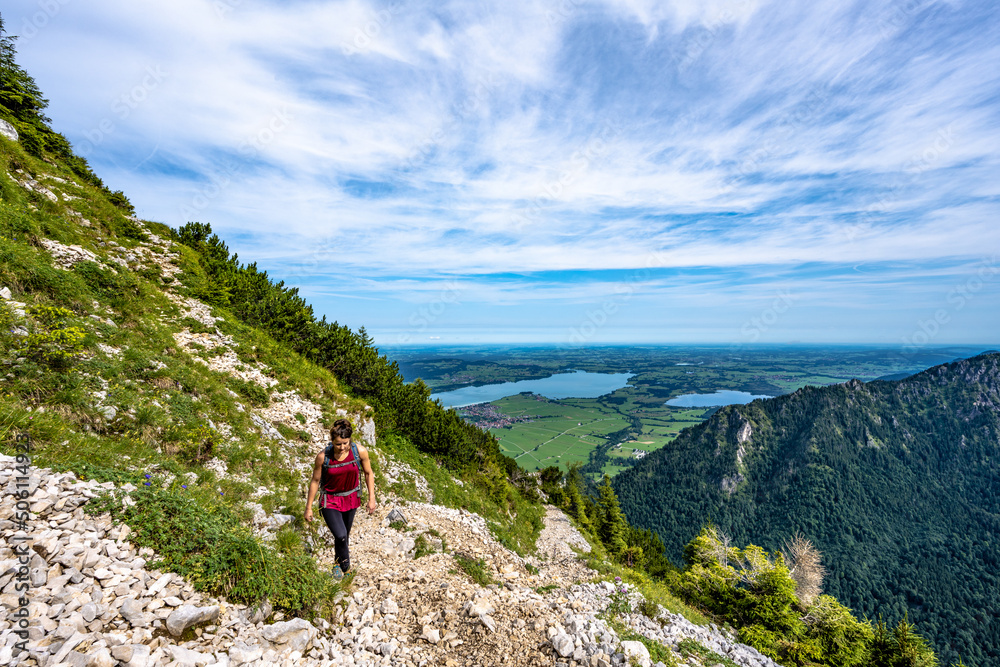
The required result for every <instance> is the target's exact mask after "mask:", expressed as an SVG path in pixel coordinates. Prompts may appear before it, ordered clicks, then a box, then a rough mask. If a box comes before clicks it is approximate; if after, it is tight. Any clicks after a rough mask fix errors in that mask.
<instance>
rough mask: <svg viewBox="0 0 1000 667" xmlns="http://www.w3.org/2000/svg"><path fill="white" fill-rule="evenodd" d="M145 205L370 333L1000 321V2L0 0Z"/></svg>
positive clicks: (382, 337) (536, 338) (580, 333)
mask: <svg viewBox="0 0 1000 667" xmlns="http://www.w3.org/2000/svg"><path fill="white" fill-rule="evenodd" d="M0 13H2V16H3V19H4V22H5V24H6V28H7V31H8V32H9V33H10V34H14V35H18V36H19V39H18V41H17V48H18V60H19V62H20V63H21V65H22V66H24V67H25V69H27V70H28V72H29V73H30V74H32V76H34V78H35V80H36V82H37V83H38V85H39V87H40V88H41V90H42V91H43V92H44V93H45V95H46V96H47V98H48V99H49V101H50V106H49V108H48V110H47V114H48V115H49V116H50V117H51V118H52V121H53V126H54V128H55V129H56V130H57V131H59V132H62V133H63V134H64V135H65V136H66V137H67V138H68V139H69V140H70V142H71V143H72V144H73V146H74V148H75V149H76V150H77V152H78V153H79V154H81V155H83V156H84V157H86V158H87V160H88V161H89V162H90V164H91V166H92V167H93V168H94V170H95V171H96V173H97V174H98V175H99V176H101V178H102V179H103V180H104V181H105V183H107V184H108V185H109V186H110V187H111V189H115V190H117V189H122V190H124V191H125V192H126V194H127V195H128V196H129V198H130V199H131V201H132V203H133V204H134V205H135V207H136V210H137V213H138V215H140V216H141V217H143V218H144V219H148V220H155V221H159V222H164V223H166V224H168V225H170V226H172V227H175V228H176V227H179V226H180V225H183V224H184V223H185V222H188V221H194V220H196V221H200V222H208V223H210V224H211V225H212V228H213V230H214V231H215V232H217V233H218V234H219V235H220V236H221V237H222V238H223V239H224V240H225V241H226V242H227V244H228V245H229V247H230V249H232V250H233V251H235V252H237V253H238V255H239V258H240V259H241V260H242V261H246V262H256V264H257V266H258V267H259V268H261V269H266V270H267V271H268V273H269V275H271V276H272V277H273V278H274V279H275V280H283V281H285V284H286V285H290V286H295V287H298V288H299V290H300V294H301V295H302V296H304V297H305V298H306V299H307V300H308V301H309V302H310V303H311V304H313V306H314V308H315V311H316V313H317V314H318V315H325V316H326V317H327V318H328V319H329V320H332V321H337V322H340V323H341V324H346V325H348V326H350V327H352V328H355V329H356V328H358V327H361V326H364V327H365V328H366V330H367V331H368V332H369V333H370V334H372V335H373V336H374V338H375V340H376V343H377V344H378V345H379V346H380V347H381V348H382V349H383V350H391V348H393V347H395V346H406V345H414V344H428V343H529V342H530V343H551V344H557V345H563V346H585V345H596V344H604V343H720V344H728V345H754V344H760V343H864V344H874V343H877V344H882V345H891V346H899V347H901V348H904V349H907V350H910V351H913V350H919V349H922V348H925V347H932V346H937V345H949V344H958V343H967V344H983V345H1000V334H998V332H1000V258H998V253H1000V225H998V224H997V219H998V218H1000V197H998V195H1000V12H997V11H996V9H995V7H994V6H993V4H992V3H991V2H964V1H961V0H897V1H885V2H878V1H874V2H873V1H870V0H866V1H863V2H849V1H847V0H781V1H773V2H771V1H767V0H697V1H695V0H691V1H688V0H684V1H679V0H678V1H671V2H656V1H653V0H621V1H617V2H614V1H610V0H609V1H607V2H585V1H584V0H553V2H548V3H546V2H540V3H535V2H518V1H516V0H515V1H509V0H507V1H504V2H486V1H484V2H479V1H477V2H468V1H467V2H447V1H435V2H415V1H414V2H405V3H404V2H395V3H393V2H374V3H369V2H363V1H349V2H332V1H327V2H305V1H294V0H293V1H290V2H269V1H267V0H172V1H171V2H169V3H165V2H150V1H147V0H139V1H136V0H129V1H126V0H88V1H87V2H84V1H83V0H5V2H4V6H3V9H2V10H0Z"/></svg>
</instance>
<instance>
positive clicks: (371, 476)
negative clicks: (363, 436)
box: [358, 447, 378, 514]
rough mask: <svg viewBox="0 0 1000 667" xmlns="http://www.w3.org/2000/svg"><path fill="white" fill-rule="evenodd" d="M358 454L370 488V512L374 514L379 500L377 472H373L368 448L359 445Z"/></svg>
mask: <svg viewBox="0 0 1000 667" xmlns="http://www.w3.org/2000/svg"><path fill="white" fill-rule="evenodd" d="M358 456H360V457H361V467H362V468H363V469H364V471H365V486H366V487H367V488H368V513H369V514H374V513H375V508H376V507H378V502H377V501H376V500H375V473H373V472H372V462H371V461H370V460H369V459H368V450H367V449H365V448H364V447H358Z"/></svg>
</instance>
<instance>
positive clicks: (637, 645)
mask: <svg viewBox="0 0 1000 667" xmlns="http://www.w3.org/2000/svg"><path fill="white" fill-rule="evenodd" d="M622 653H624V654H625V657H626V658H628V659H629V661H631V660H632V658H635V659H636V660H638V661H639V664H640V665H642V667H650V665H652V664H653V661H652V659H651V658H650V657H649V649H647V648H646V646H645V644H643V643H642V642H636V641H627V642H622Z"/></svg>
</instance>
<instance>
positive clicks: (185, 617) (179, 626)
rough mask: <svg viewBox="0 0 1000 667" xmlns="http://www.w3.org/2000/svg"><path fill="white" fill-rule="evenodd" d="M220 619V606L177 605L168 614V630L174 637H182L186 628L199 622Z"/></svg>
mask: <svg viewBox="0 0 1000 667" xmlns="http://www.w3.org/2000/svg"><path fill="white" fill-rule="evenodd" d="M218 619H219V606H218V605H212V606H211V607H195V606H194V605H190V604H185V605H181V606H180V607H177V609H174V610H173V611H172V612H170V615H169V616H167V630H168V631H169V632H170V634H172V635H173V636H174V637H180V636H181V635H182V634H183V633H184V631H185V630H187V629H188V628H190V627H191V626H194V625H198V624H199V623H207V622H210V621H211V622H214V621H217V620H218Z"/></svg>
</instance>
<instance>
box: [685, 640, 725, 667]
mask: <svg viewBox="0 0 1000 667" xmlns="http://www.w3.org/2000/svg"><path fill="white" fill-rule="evenodd" d="M677 648H678V649H679V650H680V654H681V655H682V656H683V657H684V659H685V660H686V659H688V658H692V657H693V658H696V659H697V660H698V661H699V662H701V663H702V664H703V665H724V666H725V667H739V666H738V665H737V664H736V663H735V662H733V661H732V660H730V659H729V658H727V657H725V656H723V655H719V654H718V653H716V652H715V651H712V650H711V649H708V648H706V647H704V646H702V645H701V644H699V643H698V642H696V641H695V640H693V639H691V638H689V637H685V638H684V639H682V640H681V641H680V643H679V644H678V645H677Z"/></svg>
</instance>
